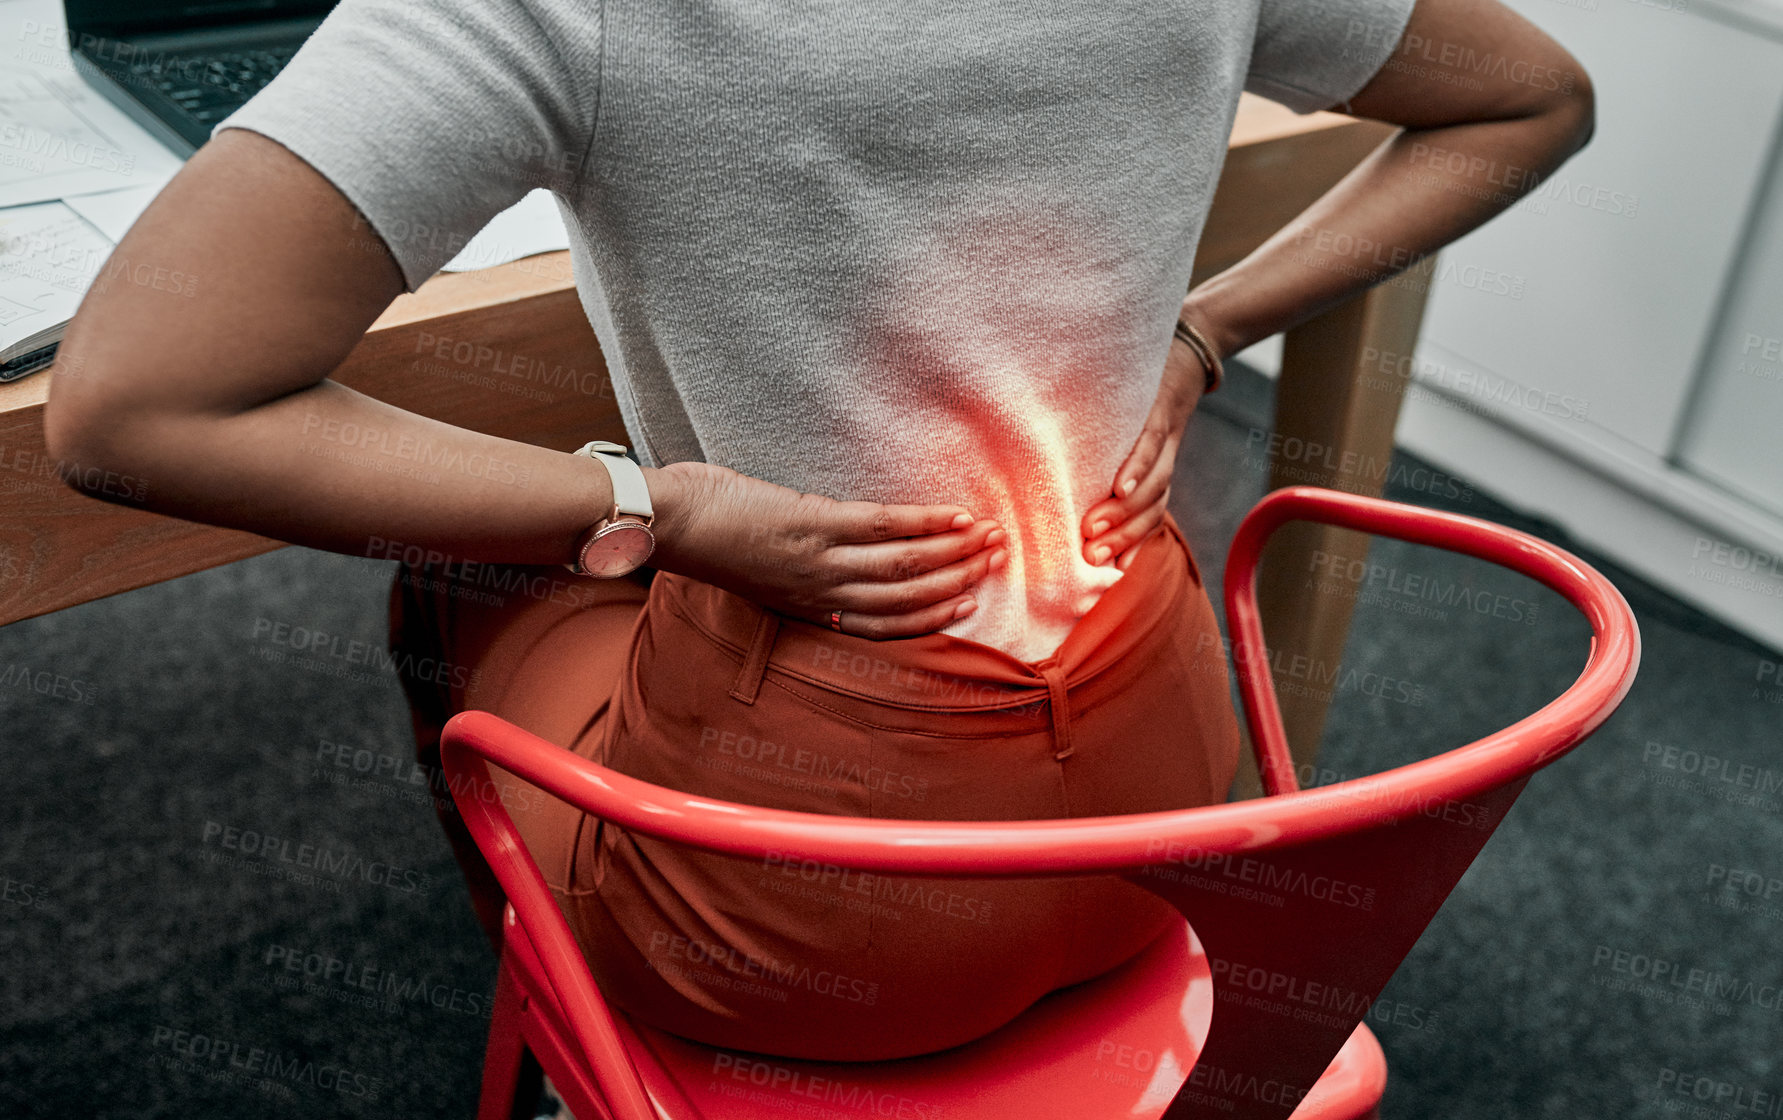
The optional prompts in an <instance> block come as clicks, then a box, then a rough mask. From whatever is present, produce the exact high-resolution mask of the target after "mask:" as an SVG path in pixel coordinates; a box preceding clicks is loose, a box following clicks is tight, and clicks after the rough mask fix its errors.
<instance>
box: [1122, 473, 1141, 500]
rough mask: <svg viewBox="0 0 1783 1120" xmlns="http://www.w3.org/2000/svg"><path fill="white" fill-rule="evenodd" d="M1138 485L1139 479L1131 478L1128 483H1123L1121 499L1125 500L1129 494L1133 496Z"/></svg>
mask: <svg viewBox="0 0 1783 1120" xmlns="http://www.w3.org/2000/svg"><path fill="white" fill-rule="evenodd" d="M1138 485H1139V480H1138V479H1137V478H1129V479H1128V480H1127V481H1125V482H1123V483H1121V497H1123V498H1124V497H1126V496H1127V495H1128V494H1131V493H1132V492H1133V491H1134V489H1135V488H1137V487H1138Z"/></svg>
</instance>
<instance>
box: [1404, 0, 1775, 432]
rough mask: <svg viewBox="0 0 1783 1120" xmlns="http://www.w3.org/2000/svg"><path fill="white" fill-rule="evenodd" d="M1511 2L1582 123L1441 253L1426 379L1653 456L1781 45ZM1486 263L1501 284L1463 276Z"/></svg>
mask: <svg viewBox="0 0 1783 1120" xmlns="http://www.w3.org/2000/svg"><path fill="white" fill-rule="evenodd" d="M1512 6H1513V7H1515V8H1517V9H1518V10H1519V11H1520V12H1521V13H1522V14H1523V15H1525V16H1526V17H1527V18H1529V19H1530V20H1532V21H1533V22H1535V23H1536V24H1538V25H1539V26H1541V27H1542V28H1543V29H1544V30H1546V31H1547V32H1548V33H1549V34H1550V35H1552V36H1554V38H1555V39H1557V40H1558V41H1560V42H1561V43H1562V44H1564V45H1565V46H1566V47H1567V49H1568V50H1570V51H1572V53H1573V54H1574V55H1576V56H1577V57H1578V58H1579V60H1580V61H1581V62H1582V63H1583V64H1584V66H1585V68H1586V70H1587V71H1588V72H1589V73H1590V75H1591V78H1592V81H1593V84H1594V85H1595V87H1596V90H1597V106H1598V124H1597V133H1596V135H1595V137H1594V138H1593V139H1592V141H1591V143H1590V145H1588V146H1587V147H1586V149H1585V150H1584V151H1583V152H1581V153H1580V154H1579V155H1578V156H1576V157H1574V159H1573V160H1571V161H1570V162H1568V163H1567V164H1566V165H1564V166H1563V167H1561V168H1560V169H1559V171H1557V172H1556V173H1555V174H1554V176H1553V177H1551V178H1550V179H1549V180H1548V181H1547V182H1546V183H1544V184H1542V185H1541V186H1539V187H1538V188H1537V189H1536V191H1535V193H1534V195H1533V196H1532V197H1529V198H1526V199H1524V200H1523V201H1522V202H1520V203H1518V205H1517V206H1516V207H1514V208H1513V209H1512V210H1511V211H1510V212H1508V213H1506V214H1504V215H1501V216H1500V217H1498V218H1497V219H1495V220H1494V221H1492V222H1491V223H1489V224H1487V225H1486V226H1485V227H1483V228H1482V229H1480V230H1478V231H1476V232H1475V233H1474V234H1472V235H1470V236H1469V237H1467V238H1464V239H1463V240H1462V241H1460V242H1458V243H1456V244H1455V245H1453V246H1451V247H1450V248H1448V249H1446V250H1445V251H1444V254H1443V256H1444V264H1443V268H1442V269H1441V270H1440V271H1439V273H1438V276H1437V278H1436V280H1435V282H1434V283H1433V285H1432V287H1431V292H1430V305H1429V311H1428V313H1427V315H1426V318H1425V326H1424V338H1425V339H1426V340H1428V342H1430V343H1432V344H1434V347H1435V349H1433V350H1432V351H1431V352H1430V358H1431V359H1432V360H1433V361H1432V363H1427V372H1428V373H1429V374H1430V375H1431V376H1430V381H1431V383H1432V385H1433V387H1442V386H1447V387H1448V388H1450V389H1451V390H1454V389H1456V387H1457V386H1460V387H1461V391H1463V392H1465V393H1466V394H1467V395H1469V396H1472V397H1474V398H1476V401H1475V402H1471V403H1477V405H1479V406H1481V407H1484V408H1486V409H1488V410H1496V411H1497V412H1498V413H1499V414H1501V415H1503V416H1504V417H1505V418H1506V419H1507V420H1508V421H1509V422H1512V423H1519V424H1521V423H1525V422H1527V421H1530V420H1535V421H1536V423H1537V424H1540V425H1543V426H1545V427H1546V428H1547V429H1549V430H1550V431H1552V430H1555V429H1556V427H1558V430H1559V431H1561V432H1564V433H1565V434H1564V435H1563V436H1562V437H1561V438H1566V439H1571V438H1577V437H1578V436H1580V435H1581V432H1580V431H1578V430H1577V429H1576V428H1575V426H1574V425H1575V423H1578V424H1582V425H1584V427H1585V428H1586V429H1587V431H1586V432H1585V433H1583V434H1585V435H1586V437H1587V438H1589V437H1590V436H1591V435H1609V436H1612V437H1614V441H1626V442H1627V443H1630V444H1633V445H1634V446H1635V447H1638V448H1641V449H1644V450H1646V451H1648V452H1650V453H1652V454H1654V455H1661V456H1663V455H1667V454H1669V453H1670V452H1671V450H1672V442H1673V439H1674V435H1675V431H1676V427H1677V424H1678V421H1679V418H1680V415H1681V409H1682V406H1683V404H1684V402H1685V400H1686V398H1687V394H1688V393H1689V392H1690V387H1691V383H1692V377H1693V371H1694V370H1695V368H1696V365H1697V362H1698V360H1699V358H1700V357H1701V355H1702V353H1703V348H1704V344H1705V340H1706V336H1707V334H1708V332H1709V328H1710V326H1711V324H1712V323H1713V321H1714V317H1715V310H1716V308H1717V306H1718V305H1719V303H1720V301H1721V299H1722V294H1723V287H1724V285H1725V284H1726V281H1727V277H1728V271H1729V268H1730V265H1731V264H1732V262H1733V261H1734V259H1735V256H1736V249H1737V247H1738V245H1739V244H1740V243H1741V241H1742V239H1743V236H1744V229H1745V226H1746V222H1747V217H1748V212H1749V209H1750V206H1751V202H1752V198H1753V196H1754V194H1755V192H1756V189H1757V186H1758V183H1759V180H1760V178H1761V176H1762V172H1763V169H1764V166H1765V164H1766V162H1767V161H1768V160H1769V158H1770V149H1771V144H1772V139H1773V136H1774V134H1775V126H1776V122H1777V119H1778V110H1779V106H1780V105H1783V44H1779V43H1777V42H1775V41H1772V40H1771V39H1769V38H1766V37H1764V36H1760V35H1755V34H1753V33H1751V32H1750V31H1747V30H1743V29H1740V28H1738V27H1734V26H1730V25H1728V24H1726V23H1722V22H1718V21H1716V20H1713V19H1708V18H1704V17H1703V16H1702V15H1700V14H1698V13H1697V12H1695V11H1690V10H1675V9H1668V8H1663V7H1657V6H1652V5H1651V4H1648V3H1640V2H1635V0H1594V3H1593V4H1592V5H1591V7H1589V8H1587V7H1583V6H1570V5H1563V4H1559V3H1555V2H1553V0H1512ZM1469 270H1472V271H1469ZM1491 274H1498V275H1504V276H1508V277H1510V278H1511V282H1510V283H1495V284H1490V285H1488V284H1474V285H1471V286H1470V285H1469V284H1468V283H1467V279H1468V277H1470V276H1483V275H1491ZM1507 289H1508V292H1509V294H1507ZM1779 292H1780V293H1783V289H1780V290H1779ZM1457 363H1458V364H1459V365H1460V366H1462V367H1464V368H1465V369H1466V370H1468V371H1469V373H1470V374H1471V376H1462V375H1461V374H1459V373H1458V372H1457V371H1455V370H1453V369H1451V368H1450V367H1451V366H1453V365H1456V364H1457ZM1481 375H1484V376H1481ZM1507 383H1508V387H1507ZM1518 390H1522V391H1521V392H1519V391H1518ZM1537 401H1539V402H1541V403H1542V405H1543V406H1545V407H1536V406H1535V402H1537ZM1471 403H1470V406H1471ZM1544 421H1545V424H1544V423H1543V422H1544ZM1590 429H1597V430H1598V431H1596V432H1592V431H1590Z"/></svg>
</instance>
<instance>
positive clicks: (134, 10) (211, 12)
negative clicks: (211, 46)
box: [62, 0, 336, 36]
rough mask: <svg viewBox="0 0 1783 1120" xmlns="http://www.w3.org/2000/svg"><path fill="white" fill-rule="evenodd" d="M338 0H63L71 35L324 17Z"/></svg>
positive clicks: (136, 33) (122, 33)
mask: <svg viewBox="0 0 1783 1120" xmlns="http://www.w3.org/2000/svg"><path fill="white" fill-rule="evenodd" d="M335 2H336V0H63V4H62V6H63V10H64V11H65V12H66V13H67V16H68V30H69V32H70V33H71V34H75V35H79V34H90V35H111V36H118V35H146V34H149V33H151V32H155V31H183V30H188V29H192V28H200V27H220V26H223V25H225V24H230V23H240V22H244V21H247V20H262V19H291V18H294V17H297V16H323V15H327V14H328V10H329V9H330V8H333V7H334V5H335Z"/></svg>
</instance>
